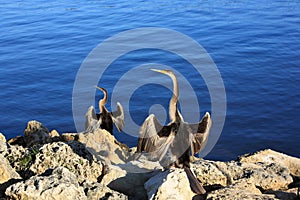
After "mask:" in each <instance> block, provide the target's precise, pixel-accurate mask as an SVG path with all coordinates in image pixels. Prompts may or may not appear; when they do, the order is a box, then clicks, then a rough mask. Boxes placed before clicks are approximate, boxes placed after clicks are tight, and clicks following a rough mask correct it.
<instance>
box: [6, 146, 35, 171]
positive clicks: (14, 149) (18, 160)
mask: <svg viewBox="0 0 300 200" xmlns="http://www.w3.org/2000/svg"><path fill="white" fill-rule="evenodd" d="M4 156H5V157H6V158H7V160H8V161H9V163H10V165H11V166H12V167H13V168H14V169H15V170H16V171H23V170H25V169H26V168H28V167H29V164H30V162H31V160H32V154H31V152H30V150H29V149H27V148H24V147H22V146H19V145H9V147H8V148H7V152H6V154H5V155H4Z"/></svg>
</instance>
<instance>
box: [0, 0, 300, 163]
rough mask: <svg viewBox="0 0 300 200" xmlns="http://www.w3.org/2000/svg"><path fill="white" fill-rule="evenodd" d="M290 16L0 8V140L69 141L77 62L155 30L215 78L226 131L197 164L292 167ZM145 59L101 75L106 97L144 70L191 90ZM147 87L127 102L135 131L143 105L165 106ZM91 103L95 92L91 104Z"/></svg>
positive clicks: (230, 8) (296, 79)
mask: <svg viewBox="0 0 300 200" xmlns="http://www.w3.org/2000/svg"><path fill="white" fill-rule="evenodd" d="M299 11H300V2H299V1H296V0H294V1H292V0H291V1H280V0H275V1H270V2H266V1H258V0H254V1H251V2H250V1H221V0H215V1H213V0H201V1H193V2H188V3H186V2H184V1H177V0H174V1H170V2H165V1H151V2H144V1H136V2H134V3H133V2H129V1H123V0H121V1H119V2H116V1H96V0H92V1H78V0H72V1H70V0H64V1H52V2H45V1H38V0H32V1H28V2H25V1H17V0H12V1H6V2H1V5H0V16H1V22H0V44H1V45H0V66H1V73H0V80H1V82H0V89H1V92H0V132H2V133H4V135H5V136H6V137H7V138H11V137H14V136H17V135H21V134H23V131H24V128H25V127H26V124H27V121H29V120H32V119H35V120H38V121H41V122H42V123H43V124H44V125H45V126H46V127H48V128H49V129H50V130H51V129H56V130H57V131H59V132H60V133H63V132H76V129H75V124H74V121H73V115H72V91H73V84H74V81H75V78H76V74H77V71H78V70H79V68H80V66H81V64H82V62H83V61H84V59H85V58H86V57H87V55H88V54H89V53H90V52H91V51H92V50H93V49H94V48H95V47H96V46H97V45H98V44H99V43H101V42H103V41H104V40H105V39H107V38H109V37H111V36H113V35H115V34H117V33H120V32H122V31H126V30H130V29H133V28H141V27H162V28H168V29H172V30H176V31H178V32H181V33H183V34H186V35H187V36H189V37H191V38H193V39H194V40H196V41H197V42H198V43H199V44H201V45H202V46H203V47H204V48H205V49H206V51H207V52H208V53H209V54H210V56H211V57H212V59H213V60H214V62H215V64H216V65H217V67H218V70H219V71H220V73H221V76H222V78H223V81H224V85H225V89H226V95H227V115H226V121H225V126H224V128H223V131H222V134H221V137H220V139H219V141H218V143H217V144H216V146H215V147H214V148H213V150H212V151H211V152H210V153H209V154H208V155H207V156H206V158H207V159H218V160H229V159H235V158H236V156H237V155H240V154H244V153H248V152H253V151H256V150H259V149H265V148H272V149H275V150H278V151H281V152H284V153H287V154H290V155H293V156H297V157H300V151H299V141H300V123H299V121H300V120H299V119H300V118H299V113H300V101H299V99H300V91H299V85H300V59H299V58H300V12H299ZM178 48H180V46H179V47H178ZM153 51H154V50H153ZM153 51H152V50H151V49H148V50H143V51H135V52H130V53H129V54H128V55H124V56H122V57H120V58H119V59H118V60H116V61H115V62H114V63H112V66H111V67H110V68H109V69H110V70H107V71H106V72H105V73H104V75H105V76H103V80H105V87H106V88H107V89H108V90H109V91H110V90H111V89H112V88H113V87H114V84H115V83H116V81H117V79H118V78H119V77H120V75H121V74H123V73H125V72H126V70H130V69H131V68H133V67H135V66H139V65H141V64H145V63H152V62H153V63H154V62H155V63H161V64H165V65H168V66H171V67H173V68H174V69H176V70H179V71H180V72H181V73H184V74H186V76H187V78H189V79H190V80H191V81H193V73H192V71H190V69H189V68H188V65H190V64H189V63H187V62H186V61H185V60H183V59H182V58H178V57H176V56H174V55H171V54H170V53H167V52H161V51H154V52H153ZM120 66H122V67H120ZM182 66H187V67H186V68H182ZM161 76H162V75H161ZM166 80H168V79H166ZM101 83H103V82H101ZM155 87H157V85H156V86H155V85H148V86H147V85H145V86H143V87H141V88H140V89H138V90H136V91H135V93H134V95H133V97H132V98H131V102H130V108H131V110H132V113H131V114H132V116H133V117H132V118H133V120H134V121H135V122H136V123H138V124H141V123H142V122H143V120H144V118H145V117H146V116H147V115H148V110H149V107H150V106H151V105H153V104H156V103H161V104H162V105H163V106H166V105H167V104H168V101H169V97H170V95H171V93H170V92H169V91H168V90H167V89H166V88H160V89H158V90H157V91H158V92H153V91H156V90H155ZM153 88H154V89H153ZM150 89H151V90H150ZM93 90H94V88H93ZM149 91H151V92H149ZM120 95H126V91H125V92H124V94H120ZM148 96H151V97H152V98H147V97H148ZM197 96H198V98H199V99H200V102H201V108H203V110H202V109H201V111H203V112H204V111H206V110H207V111H210V106H211V105H210V99H209V93H208V90H207V88H206V87H205V83H204V81H200V85H199V91H198V92H197ZM98 98H101V93H100V92H97V97H96V99H95V103H96V101H97V99H98ZM155 99H156V100H155ZM155 101H157V102H155ZM109 108H110V107H109ZM203 112H202V113H201V114H204V113H203ZM83 120H84V116H83ZM117 137H118V138H119V139H120V140H121V141H123V142H125V143H127V144H128V145H129V146H134V145H135V144H136V138H133V137H124V135H122V134H117Z"/></svg>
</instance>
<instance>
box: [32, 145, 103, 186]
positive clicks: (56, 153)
mask: <svg viewBox="0 0 300 200" xmlns="http://www.w3.org/2000/svg"><path fill="white" fill-rule="evenodd" d="M75 151H76V150H75ZM58 166H64V167H66V168H68V169H69V170H70V171H71V172H73V173H75V174H76V176H77V178H78V181H79V182H83V181H84V180H85V179H88V180H91V181H94V182H97V178H98V177H99V176H100V175H101V174H102V164H101V162H99V161H96V160H95V161H93V160H88V159H86V158H85V157H82V156H80V155H78V154H76V153H75V152H74V150H73V149H72V148H71V147H70V146H69V145H67V144H65V143H63V142H56V143H51V144H45V145H44V146H43V147H42V148H40V149H39V152H38V154H36V156H35V161H34V163H33V164H32V165H31V166H30V168H29V169H30V170H31V171H32V172H34V173H35V174H41V173H44V172H45V171H46V170H47V169H49V168H55V167H58Z"/></svg>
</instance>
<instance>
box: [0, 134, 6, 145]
mask: <svg viewBox="0 0 300 200" xmlns="http://www.w3.org/2000/svg"><path fill="white" fill-rule="evenodd" d="M0 142H4V143H5V142H6V138H5V136H4V135H3V134H2V133H0Z"/></svg>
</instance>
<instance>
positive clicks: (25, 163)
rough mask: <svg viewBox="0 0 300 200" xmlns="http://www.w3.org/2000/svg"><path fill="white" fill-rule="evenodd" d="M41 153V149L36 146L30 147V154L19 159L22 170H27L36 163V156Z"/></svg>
mask: <svg viewBox="0 0 300 200" xmlns="http://www.w3.org/2000/svg"><path fill="white" fill-rule="evenodd" d="M38 153H39V147H38V146H37V145H34V146H32V147H30V149H29V152H28V153H27V154H25V155H24V156H23V157H22V158H20V159H19V164H20V167H21V169H22V170H26V169H28V168H29V166H30V165H31V164H32V163H33V162H34V160H35V156H36V155H37V154H38Z"/></svg>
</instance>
